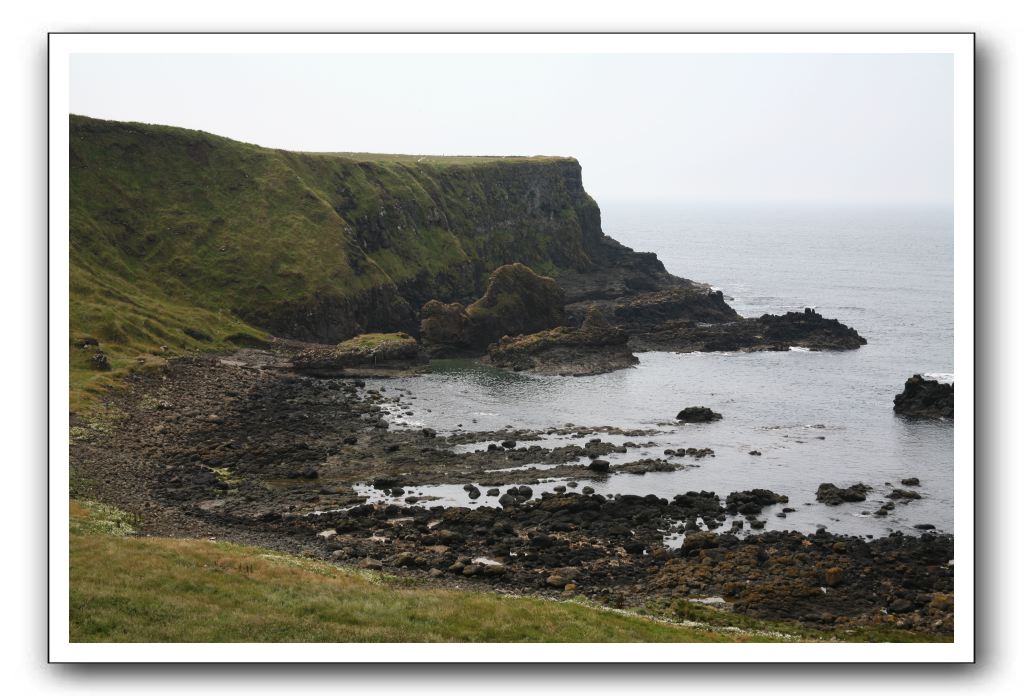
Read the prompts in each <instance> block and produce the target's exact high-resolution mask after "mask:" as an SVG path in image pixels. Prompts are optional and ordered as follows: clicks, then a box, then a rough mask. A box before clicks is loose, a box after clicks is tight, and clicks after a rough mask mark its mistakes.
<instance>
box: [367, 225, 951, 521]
mask: <svg viewBox="0 0 1023 696" xmlns="http://www.w3.org/2000/svg"><path fill="white" fill-rule="evenodd" d="M604 220H605V222H604V229H605V231H606V232H607V233H608V234H610V235H611V236H612V237H614V238H616V239H618V240H619V241H621V242H623V243H625V244H627V245H629V246H632V247H633V248H636V249H640V250H644V251H655V252H657V254H658V256H659V257H660V258H661V260H662V261H663V262H664V263H665V265H666V266H667V268H668V270H669V271H671V272H673V273H675V274H677V275H681V276H685V277H689V278H693V279H694V280H702V281H705V282H709V283H711V284H712V285H713V286H714V287H716V288H720V289H722V290H723V291H724V292H725V294H726V295H727V296H730V297H732V298H733V300H732V301H731V304H732V305H733V306H734V307H735V308H736V309H737V310H738V311H739V312H740V313H741V314H743V315H746V316H755V315H759V314H763V313H767V312H771V313H779V312H785V311H789V310H799V309H802V308H803V307H807V306H811V307H815V308H816V309H817V310H818V311H819V312H821V314H823V315H824V316H827V317H836V318H838V319H839V320H841V321H843V322H845V323H847V324H849V325H851V326H853V327H855V328H856V329H857V330H858V331H859V332H860V334H861V335H863V336H864V337H865V338H866V339H867V341H868V344H867V345H866V346H864V347H862V348H861V349H859V350H856V351H849V352H842V353H818V352H807V351H789V352H784V353H751V354H747V353H716V354H700V353H697V354H672V353H641V354H639V357H640V363H639V365H638V366H637V367H635V368H633V369H628V370H621V371H618V372H614V373H611V374H606V375H596V376H590V377H553V376H532V375H524V374H516V373H510V372H505V371H501V370H495V369H490V368H484V367H479V366H476V365H474V364H472V363H471V362H467V361H438V362H437V363H435V364H434V366H433V372H432V373H431V374H427V375H423V376H420V377H415V378H408V379H396V380H386V381H383V380H381V381H379V382H378V383H376V384H374V385H373V386H377V387H380V386H384V387H386V388H388V391H389V393H391V394H394V390H395V389H396V388H398V389H407V390H408V393H405V394H403V395H402V396H403V400H404V401H405V402H406V403H407V404H410V405H411V409H412V411H413V412H414V414H413V415H412V416H400V417H398V418H396V422H398V423H401V422H405V423H407V424H409V425H414V426H420V427H421V426H429V427H433V428H435V429H437V430H438V431H441V432H451V431H455V430H459V429H461V430H497V429H500V428H502V427H505V426H512V427H514V428H529V429H544V428H549V427H555V426H563V425H564V424H565V423H573V424H576V425H579V426H590V427H596V426H603V425H613V426H618V427H621V428H645V429H646V428H649V429H656V430H658V434H657V435H653V436H649V437H647V436H644V437H640V438H622V437H617V438H616V437H615V436H607V435H600V434H597V435H595V437H601V438H602V439H604V440H607V441H615V442H617V441H619V440H623V441H624V440H625V439H632V440H633V441H636V442H647V441H653V442H654V443H655V446H654V447H652V448H648V449H647V450H645V451H644V450H643V449H636V450H630V453H629V455H628V456H625V455H622V456H618V457H617V458H616V455H611V456H610V457H608V459H609V460H610V461H612V463H619V462H622V461H626V460H632V459H639V458H643V457H648V456H663V455H661V454H660V453H661V451H662V450H663V449H664V448H672V449H675V448H678V447H680V446H685V447H698V448H703V447H710V448H712V449H713V450H714V451H715V456H714V457H706V458H703V459H700V460H692V459H690V458H683V459H673V460H672V461H677V462H680V463H685V464H687V465H694V464H695V465H696V466H687V468H686V469H685V470H682V471H677V472H672V473H650V474H646V475H643V476H636V475H628V474H621V475H616V476H611V477H610V478H608V479H607V480H606V481H604V482H587V481H580V488H581V486H582V485H591V486H593V488H594V489H596V491H597V492H600V493H605V494H608V493H637V494H644V495H645V494H648V493H654V494H657V495H659V496H661V497H667V498H671V497H672V496H673V495H675V494H677V493H684V492H685V491H688V490H701V489H702V490H710V491H715V492H717V493H718V494H720V495H721V496H722V498H724V496H725V495H727V494H728V493H729V492H731V491H735V490H746V489H750V488H769V489H771V490H773V491H775V492H778V493H782V494H784V495H787V496H789V499H790V502H789V503H788V506H789V507H792V508H795V509H796V510H797V511H796V512H794V513H791V514H789V515H788V516H787V517H786V518H784V519H782V518H778V517H775V513H776V512H779V511H780V508H781V507H782V506H780V505H779V506H777V507H776V508H765V511H764V514H763V515H762V517H763V518H764V519H765V520H766V521H767V529H772V528H793V529H798V530H800V531H813V530H814V529H816V528H817V527H818V526H819V525H825V526H826V527H827V528H828V529H829V530H830V531H835V532H842V533H850V534H860V535H868V534H872V535H881V534H885V533H888V532H889V531H892V530H901V531H905V532H914V531H915V530H914V529H913V525H915V524H919V523H930V524H933V525H935V526H936V527H937V528H938V529H939V530H942V531H948V532H951V531H953V529H952V493H953V490H952V462H953V453H952V449H953V428H952V424H951V423H948V422H927V421H910V420H907V419H904V418H901V417H898V416H896V415H895V414H894V413H893V412H892V399H893V397H894V396H895V394H896V393H898V392H899V391H901V388H902V384H903V382H904V381H905V380H906V378H907V377H909V376H910V375H911V374H913V373H915V372H922V373H932V374H940V375H942V376H943V377H944V378H945V379H951V378H952V375H953V374H954V366H953V364H952V329H953V324H952V316H953V313H952V226H951V215H950V214H949V213H942V212H940V211H910V210H896V209H886V210H867V211H862V210H852V209H839V210H823V209H804V210H783V209H749V208H745V209H744V208H739V209H732V210H720V209H710V208H691V209H684V210H683V209H671V208H651V207H644V208H626V207H614V206H610V207H608V206H605V210H604ZM410 396H415V399H412V400H410V398H409V397H410ZM693 405H702V406H709V407H711V408H713V409H714V410H715V411H718V412H720V413H722V414H723V415H724V418H723V419H722V420H721V421H717V422H714V423H709V424H690V425H682V426H680V425H677V424H674V423H673V422H672V419H673V416H674V415H675V414H676V413H677V412H678V411H679V410H680V409H681V408H683V407H685V406H693ZM584 441H585V440H584ZM523 444H526V445H529V444H541V443H532V442H528V443H523ZM485 446H486V444H485V443H484V444H483V445H482V447H485ZM751 450H758V451H760V452H761V453H762V456H752V455H750V454H749V452H750V451H751ZM539 473H540V475H541V477H542V472H539ZM910 476H915V477H918V478H919V479H920V481H921V486H920V488H918V489H916V490H917V491H918V492H919V493H920V494H921V495H922V496H923V499H922V500H917V501H911V502H909V503H907V504H897V505H896V509H895V510H893V511H892V512H891V513H890V514H889V516H888V517H886V518H875V517H873V516H872V515H871V514H870V513H872V512H873V511H874V510H876V509H877V508H878V507H879V506H880V505H881V503H882V502H884V500H885V499H884V497H883V496H884V495H885V493H886V492H887V491H889V490H890V489H891V488H890V486H889V485H888V484H894V485H895V486H896V487H899V480H900V479H902V478H906V477H910ZM823 482H831V483H835V484H837V485H839V486H847V485H850V484H853V483H857V482H863V483H866V484H868V485H870V486H873V488H874V490H873V491H872V492H871V493H870V494H869V495H868V499H867V501H866V502H864V503H847V504H844V505H841V506H837V507H827V506H825V505H822V504H819V503H816V502H815V501H814V494H815V491H816V489H817V486H818V485H819V484H820V483H823ZM559 483H564V482H550V483H549V484H546V485H541V486H540V487H537V486H534V489H535V490H536V491H537V493H539V492H540V491H541V490H549V489H550V488H552V487H553V486H554V485H558V484H559ZM416 488H417V490H419V491H420V493H421V494H425V495H439V496H440V498H441V500H440V501H437V502H434V503H428V504H455V503H457V504H469V503H470V502H471V501H469V500H468V498H467V497H465V493H464V491H462V490H461V486H452V487H437V488H436V490H431V487H416ZM449 488H450V489H451V490H448V489H449ZM473 504H474V505H486V504H496V498H489V500H488V499H487V497H486V496H484V497H482V498H480V499H478V500H477V501H475V502H474V503H473ZM865 513H866V514H865Z"/></svg>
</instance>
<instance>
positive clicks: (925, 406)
mask: <svg viewBox="0 0 1023 696" xmlns="http://www.w3.org/2000/svg"><path fill="white" fill-rule="evenodd" d="M894 404H895V405H894V407H893V408H894V410H895V412H896V413H898V414H900V415H903V416H915V417H918V418H948V419H953V418H954V412H955V388H954V385H952V384H944V383H942V382H939V381H937V380H933V379H924V378H923V377H921V376H920V375H913V376H912V377H910V378H909V379H907V380H906V386H905V387H904V388H903V390H902V393H901V394H898V395H897V396H896V397H895V401H894Z"/></svg>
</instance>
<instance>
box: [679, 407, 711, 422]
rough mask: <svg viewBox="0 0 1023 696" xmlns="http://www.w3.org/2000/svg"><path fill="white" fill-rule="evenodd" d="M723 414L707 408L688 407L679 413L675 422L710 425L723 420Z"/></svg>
mask: <svg viewBox="0 0 1023 696" xmlns="http://www.w3.org/2000/svg"><path fill="white" fill-rule="evenodd" d="M721 417H722V416H721V414H720V413H717V412H715V411H712V410H711V409H709V408H707V407H706V406H687V407H686V408H684V409H682V410H681V411H679V412H678V415H676V416H675V420H678V421H681V422H683V423H710V422H711V421H716V420H721Z"/></svg>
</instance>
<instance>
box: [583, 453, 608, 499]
mask: <svg viewBox="0 0 1023 696" xmlns="http://www.w3.org/2000/svg"><path fill="white" fill-rule="evenodd" d="M589 468H590V470H592V471H595V472H597V473H598V474H606V473H607V472H609V471H610V470H611V462H609V461H607V460H606V459H594V460H592V461H591V462H590V463H589ZM585 490H586V489H583V492H585Z"/></svg>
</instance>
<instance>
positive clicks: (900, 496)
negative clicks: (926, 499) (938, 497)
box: [885, 488, 921, 500]
mask: <svg viewBox="0 0 1023 696" xmlns="http://www.w3.org/2000/svg"><path fill="white" fill-rule="evenodd" d="M885 498H888V499H889V500H920V498H921V495H920V494H919V493H917V492H916V491H907V490H905V489H902V488H896V489H895V490H893V491H892V492H891V493H889V494H888V495H886V496H885Z"/></svg>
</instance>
